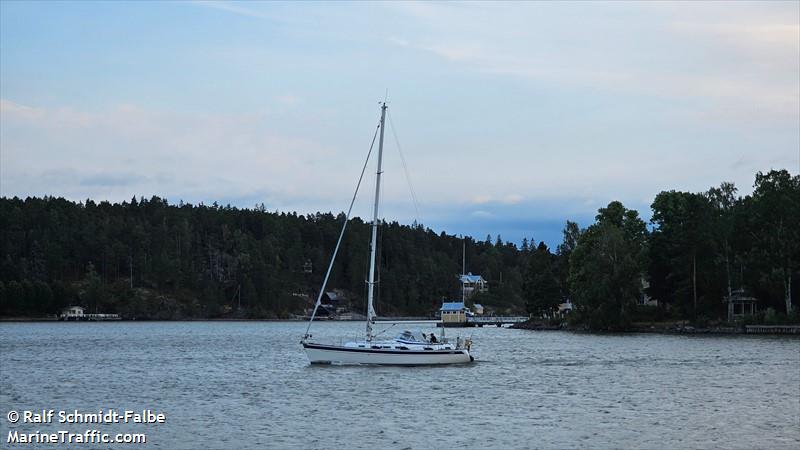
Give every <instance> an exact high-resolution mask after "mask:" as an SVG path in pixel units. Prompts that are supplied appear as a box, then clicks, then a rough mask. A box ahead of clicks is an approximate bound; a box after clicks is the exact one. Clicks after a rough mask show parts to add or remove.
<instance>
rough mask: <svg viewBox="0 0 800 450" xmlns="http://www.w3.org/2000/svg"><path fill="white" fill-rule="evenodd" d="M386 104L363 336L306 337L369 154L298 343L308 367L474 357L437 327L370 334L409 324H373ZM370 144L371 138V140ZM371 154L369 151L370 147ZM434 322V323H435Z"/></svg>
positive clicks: (426, 362) (468, 342) (469, 343)
mask: <svg viewBox="0 0 800 450" xmlns="http://www.w3.org/2000/svg"><path fill="white" fill-rule="evenodd" d="M386 109H387V106H386V103H385V102H384V103H383V104H382V105H381V119H380V124H379V125H378V129H377V130H376V133H377V132H378V131H380V140H379V142H378V169H377V172H376V181H375V202H374V208H373V217H372V237H371V243H370V263H369V264H370V265H369V279H368V281H367V319H366V335H365V337H364V339H363V340H357V341H352V342H347V343H344V344H338V345H337V344H328V343H320V342H314V341H312V335H311V334H309V331H310V329H311V324H312V322H313V321H314V318H315V316H316V314H317V310H318V309H319V307H320V305H321V301H322V293H323V292H325V288H326V285H327V282H328V277H329V276H330V272H331V268H332V267H333V263H334V261H335V259H336V254H337V253H338V251H339V246H340V245H341V243H342V237H343V236H344V233H345V230H346V228H347V223H348V221H349V220H350V213H351V212H352V209H353V203H354V202H355V199H356V196H357V194H358V188H359V186H360V185H361V180H362V179H363V177H364V171H365V170H366V167H367V163H368V162H369V155H367V163H365V164H364V169H362V171H361V177H360V178H359V180H358V184H357V186H356V193H355V194H354V195H353V200H352V201H351V203H350V208H349V210H348V211H347V215H346V216H345V222H344V224H343V225H342V231H341V233H340V234H339V240H338V242H337V243H336V248H335V249H334V251H333V255H332V256H331V261H330V264H329V266H328V271H327V273H326V274H325V278H324V281H323V282H322V288H321V289H320V291H319V292H320V294H319V296H318V297H317V302H316V304H315V305H314V311H313V312H312V314H311V318H310V319H309V322H308V328H306V334H305V336H303V339H302V340H301V343H302V345H303V349H304V350H305V352H306V356H307V357H308V360H309V362H310V363H311V364H380V365H404V366H416V365H442V364H463V363H469V362H471V361H474V359H475V358H474V357H473V356H472V355H471V354H470V350H471V347H472V340H471V339H461V338H457V339H456V341H455V342H451V341H450V340H448V339H447V338H446V337H445V336H444V327H441V331H440V336H439V337H438V338H437V337H436V335H435V334H434V333H433V332H431V333H430V334H425V333H414V332H411V331H408V330H406V331H403V332H401V333H400V334H398V335H397V336H395V337H394V339H387V340H378V339H377V338H378V334H380V333H378V334H376V333H375V332H374V327H375V326H376V325H378V324H387V325H390V328H391V327H392V326H395V325H397V324H407V323H409V322H384V321H376V317H377V316H376V314H375V307H374V299H375V285H376V284H377V281H376V280H375V272H376V267H377V264H378V263H377V262H376V258H375V255H376V246H377V235H378V207H379V202H380V192H381V191H380V190H381V174H382V173H383V172H382V170H381V163H382V159H383V135H384V128H385V123H386ZM373 145H374V138H373ZM370 153H372V148H370ZM435 323H436V322H434V324H435Z"/></svg>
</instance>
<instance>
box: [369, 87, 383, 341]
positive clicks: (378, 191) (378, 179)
mask: <svg viewBox="0 0 800 450" xmlns="http://www.w3.org/2000/svg"><path fill="white" fill-rule="evenodd" d="M385 123H386V102H383V103H382V104H381V137H380V140H379V141H378V171H377V172H376V175H375V176H376V179H375V206H374V208H373V210H372V243H371V245H370V251H369V280H368V281H367V286H368V291H367V341H372V322H373V321H374V320H375V306H374V300H375V251H376V247H377V244H378V202H379V200H380V198H381V173H383V172H382V171H381V163H382V162H383V129H384V128H385Z"/></svg>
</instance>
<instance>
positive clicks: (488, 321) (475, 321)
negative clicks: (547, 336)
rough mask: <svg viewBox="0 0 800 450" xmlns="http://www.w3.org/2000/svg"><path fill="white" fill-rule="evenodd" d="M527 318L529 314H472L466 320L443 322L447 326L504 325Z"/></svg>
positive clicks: (523, 320)
mask: <svg viewBox="0 0 800 450" xmlns="http://www.w3.org/2000/svg"><path fill="white" fill-rule="evenodd" d="M527 320H528V317H527V316H472V317H467V318H466V321H465V322H443V325H444V326H446V327H483V326H488V327H491V326H495V327H502V326H503V325H513V324H515V323H522V322H525V321H527Z"/></svg>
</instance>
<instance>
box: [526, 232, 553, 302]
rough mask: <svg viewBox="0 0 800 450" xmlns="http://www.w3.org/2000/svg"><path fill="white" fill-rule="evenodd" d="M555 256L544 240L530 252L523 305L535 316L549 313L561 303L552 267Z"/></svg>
mask: <svg viewBox="0 0 800 450" xmlns="http://www.w3.org/2000/svg"><path fill="white" fill-rule="evenodd" d="M555 258H556V257H555V255H553V254H551V253H550V249H548V248H547V246H546V245H545V244H544V242H540V243H539V246H538V247H537V248H536V250H534V251H533V253H531V256H530V260H529V262H528V270H527V272H526V274H525V281H524V284H523V292H524V295H525V307H526V309H527V311H528V312H529V313H530V314H533V315H534V316H535V317H541V316H542V315H544V314H549V313H551V312H552V311H553V310H554V309H556V308H558V304H559V303H561V290H560V288H559V284H558V278H557V277H556V274H555V267H554V266H555Z"/></svg>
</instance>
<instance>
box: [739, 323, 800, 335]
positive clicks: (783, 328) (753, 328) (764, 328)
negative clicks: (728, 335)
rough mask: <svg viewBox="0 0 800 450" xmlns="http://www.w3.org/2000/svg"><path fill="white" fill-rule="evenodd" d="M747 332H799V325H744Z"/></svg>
mask: <svg viewBox="0 0 800 450" xmlns="http://www.w3.org/2000/svg"><path fill="white" fill-rule="evenodd" d="M744 332H745V333H747V334H800V325H745V327H744Z"/></svg>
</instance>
